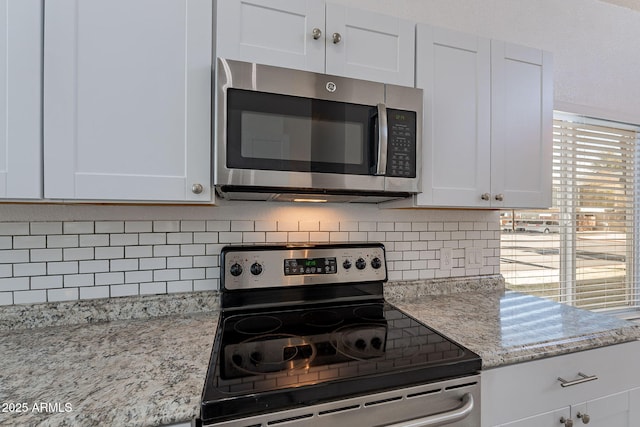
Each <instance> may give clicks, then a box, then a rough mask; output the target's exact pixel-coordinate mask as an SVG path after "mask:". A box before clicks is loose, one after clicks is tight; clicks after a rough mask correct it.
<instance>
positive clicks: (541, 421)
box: [499, 407, 571, 427]
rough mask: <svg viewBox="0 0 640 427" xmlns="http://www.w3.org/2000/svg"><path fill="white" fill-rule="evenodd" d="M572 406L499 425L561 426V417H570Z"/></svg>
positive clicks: (502, 426)
mask: <svg viewBox="0 0 640 427" xmlns="http://www.w3.org/2000/svg"><path fill="white" fill-rule="evenodd" d="M570 414H571V411H570V408H569V407H566V408H562V409H558V410H555V411H551V412H546V413H544V414H539V415H535V416H533V417H529V418H525V419H522V420H518V421H513V422H510V423H506V424H500V426H499V427H553V426H560V425H562V424H560V419H561V418H563V417H564V418H565V419H569V418H570Z"/></svg>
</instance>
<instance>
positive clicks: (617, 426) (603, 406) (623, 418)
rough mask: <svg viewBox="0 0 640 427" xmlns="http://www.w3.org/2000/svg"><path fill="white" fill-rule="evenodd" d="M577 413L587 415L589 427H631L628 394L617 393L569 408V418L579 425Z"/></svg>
mask: <svg viewBox="0 0 640 427" xmlns="http://www.w3.org/2000/svg"><path fill="white" fill-rule="evenodd" d="M578 412H579V413H580V414H587V415H588V416H589V418H590V420H589V426H591V427H631V426H632V425H633V424H630V420H631V418H630V417H629V415H630V414H629V392H626V391H625V392H623V393H617V394H613V395H610V396H605V397H601V398H599V399H594V400H590V401H588V402H586V403H584V404H582V405H574V406H572V407H571V416H572V417H573V418H574V421H577V425H581V424H582V422H581V421H579V420H580V418H579V417H578Z"/></svg>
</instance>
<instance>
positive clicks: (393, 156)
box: [386, 108, 416, 178]
mask: <svg viewBox="0 0 640 427" xmlns="http://www.w3.org/2000/svg"><path fill="white" fill-rule="evenodd" d="M387 126H388V132H389V134H388V146H387V173H386V176H392V177H399V178H415V177H416V113H415V111H403V110H394V109H391V108H388V109H387Z"/></svg>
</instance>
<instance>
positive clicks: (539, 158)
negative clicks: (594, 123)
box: [416, 24, 553, 208]
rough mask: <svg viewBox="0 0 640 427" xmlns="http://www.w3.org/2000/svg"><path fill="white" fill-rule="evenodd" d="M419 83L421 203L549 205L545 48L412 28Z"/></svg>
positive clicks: (548, 81)
mask: <svg viewBox="0 0 640 427" xmlns="http://www.w3.org/2000/svg"><path fill="white" fill-rule="evenodd" d="M416 73H417V74H416V86H417V87H420V88H423V89H424V94H425V95H424V126H423V129H424V132H423V186H422V191H423V193H422V194H420V195H418V196H417V197H416V204H417V205H420V206H451V207H479V208H502V207H509V208H544V207H548V206H550V205H551V177H552V176H551V167H552V114H553V105H552V102H553V101H552V99H553V93H552V92H553V86H552V63H551V55H550V54H549V53H547V52H543V51H541V50H538V49H531V48H526V47H521V46H516V45H512V44H508V43H504V42H499V41H491V40H489V39H485V38H482V37H477V36H473V35H468V34H462V33H459V32H455V31H451V30H445V29H440V28H434V27H431V26H429V25H422V24H420V25H418V27H417V54H416Z"/></svg>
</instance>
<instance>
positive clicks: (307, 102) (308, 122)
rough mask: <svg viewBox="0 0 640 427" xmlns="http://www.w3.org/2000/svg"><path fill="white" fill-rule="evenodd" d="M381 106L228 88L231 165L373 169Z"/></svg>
mask: <svg viewBox="0 0 640 427" xmlns="http://www.w3.org/2000/svg"><path fill="white" fill-rule="evenodd" d="M376 112H377V109H376V108H374V107H371V106H366V105H358V104H350V103H344V102H335V101H326V100H319V99H309V98H302V97H295V96H288V95H279V94H272V93H265V92H255V91H249V90H241V89H228V90H227V166H228V167H230V168H238V169H262V170H279V171H300V172H327V173H343V174H358V175H368V174H370V171H371V168H372V166H373V165H372V161H373V150H374V148H375V144H376V141H375V132H374V127H375V121H376Z"/></svg>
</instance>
